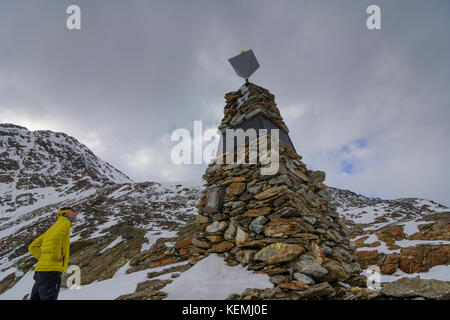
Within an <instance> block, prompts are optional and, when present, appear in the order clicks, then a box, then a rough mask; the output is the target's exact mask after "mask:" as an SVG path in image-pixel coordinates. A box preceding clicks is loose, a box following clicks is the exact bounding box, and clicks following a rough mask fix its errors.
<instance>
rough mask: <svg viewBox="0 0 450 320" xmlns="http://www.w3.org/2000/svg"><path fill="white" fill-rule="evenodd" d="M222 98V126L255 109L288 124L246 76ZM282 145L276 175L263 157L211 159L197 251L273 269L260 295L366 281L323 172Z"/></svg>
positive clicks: (324, 290) (296, 295) (325, 291)
mask: <svg viewBox="0 0 450 320" xmlns="http://www.w3.org/2000/svg"><path fill="white" fill-rule="evenodd" d="M225 99H226V101H227V104H226V106H225V112H224V113H225V115H224V119H223V121H222V124H221V126H220V129H221V130H225V129H227V128H232V127H233V126H235V125H236V124H238V123H239V122H240V121H245V119H248V118H249V117H248V115H249V114H251V115H252V116H253V115H255V114H257V113H255V112H256V111H258V112H262V113H263V115H264V116H265V117H267V118H269V119H270V120H272V121H273V122H274V123H276V124H277V125H278V127H280V128H284V127H286V126H285V124H284V122H283V120H282V118H281V115H280V113H279V110H278V108H277V107H276V104H275V102H274V96H273V95H272V94H270V92H268V91H267V90H266V89H264V88H261V87H259V86H256V85H254V84H252V83H249V84H248V87H247V89H242V88H241V89H239V90H238V91H236V92H230V93H227V94H226V95H225ZM286 129H287V128H286ZM286 131H287V130H286ZM279 150H280V151H279V160H280V161H279V163H280V164H279V170H278V172H277V173H276V174H274V175H261V170H260V169H261V164H259V163H258V164H220V163H217V159H219V158H220V157H218V158H216V159H215V161H213V162H212V163H211V164H210V165H209V167H208V168H207V170H206V172H205V175H204V176H203V179H204V180H205V181H206V183H207V185H206V188H205V191H204V193H203V195H202V197H201V200H200V204H199V207H198V212H199V214H198V216H197V231H196V235H195V237H194V239H193V240H192V243H193V245H194V251H195V255H197V256H198V258H201V257H202V256H206V255H208V254H210V253H219V254H223V255H224V257H225V260H226V261H227V263H228V264H229V265H236V264H242V265H245V266H247V268H248V269H249V270H254V271H255V272H258V273H266V274H268V275H269V276H270V280H271V282H272V283H273V284H274V288H273V289H272V291H270V290H269V291H270V292H269V293H268V292H267V290H266V291H264V290H262V291H260V294H259V295H256V298H270V299H302V298H312V297H333V296H335V295H336V294H337V293H338V292H339V290H341V289H342V288H344V287H346V285H345V284H343V283H348V284H349V285H350V286H355V285H357V286H364V284H365V281H364V278H363V277H360V276H359V274H360V272H361V269H360V267H359V265H358V263H357V262H356V259H355V255H354V250H353V248H352V247H350V243H349V240H348V239H347V238H346V236H347V229H346V227H345V225H344V223H343V222H342V221H341V220H340V219H339V215H338V213H337V212H336V208H335V207H333V206H332V205H331V204H330V200H331V199H330V195H329V193H328V191H327V187H326V185H325V184H324V183H323V182H324V180H325V173H324V172H322V171H311V170H308V169H307V167H306V165H305V164H304V163H303V162H302V161H301V160H302V157H301V156H299V155H298V154H297V153H295V152H294V150H293V149H292V147H290V146H288V145H286V144H283V143H281V142H280V149H279ZM230 152H233V151H230ZM247 155H248V152H247ZM222 159H223V157H222ZM256 291H258V290H256ZM252 294H253V295H254V294H255V291H252ZM253 298H255V296H253Z"/></svg>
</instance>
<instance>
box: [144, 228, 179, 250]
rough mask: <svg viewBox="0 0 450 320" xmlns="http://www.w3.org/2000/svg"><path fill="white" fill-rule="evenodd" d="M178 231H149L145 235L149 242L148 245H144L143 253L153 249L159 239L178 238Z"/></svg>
mask: <svg viewBox="0 0 450 320" xmlns="http://www.w3.org/2000/svg"><path fill="white" fill-rule="evenodd" d="M176 235H177V231H170V230H163V229H157V230H151V231H148V232H147V233H146V234H145V237H146V238H147V240H148V243H143V244H142V249H141V251H146V250H148V249H150V248H151V247H152V245H153V244H155V242H156V240H158V239H159V238H172V237H176Z"/></svg>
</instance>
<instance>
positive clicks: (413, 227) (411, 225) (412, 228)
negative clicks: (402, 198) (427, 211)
mask: <svg viewBox="0 0 450 320" xmlns="http://www.w3.org/2000/svg"><path fill="white" fill-rule="evenodd" d="M429 223H432V222H430V221H421V222H418V221H416V220H413V221H408V222H405V223H402V225H403V226H404V227H403V232H404V233H405V235H406V237H409V236H412V235H413V234H415V233H417V232H419V231H420V230H419V228H418V226H419V225H421V224H429Z"/></svg>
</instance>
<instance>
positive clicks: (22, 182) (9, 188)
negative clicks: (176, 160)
mask: <svg viewBox="0 0 450 320" xmlns="http://www.w3.org/2000/svg"><path fill="white" fill-rule="evenodd" d="M0 171H1V174H0V183H2V185H1V191H2V192H1V194H0V212H2V211H3V210H4V209H5V210H6V208H8V211H14V210H15V209H17V208H18V207H23V206H30V205H35V204H38V203H39V202H40V200H44V199H45V198H46V197H47V195H52V197H54V196H55V194H56V195H57V197H60V198H61V200H62V199H63V198H64V197H66V196H67V195H69V194H73V193H75V192H76V193H79V192H82V191H87V190H94V189H96V188H98V187H103V186H105V185H112V184H117V183H129V182H133V181H132V180H131V179H130V178H129V177H128V176H126V175H125V174H123V173H122V172H120V171H119V170H117V169H115V168H114V167H113V166H112V165H110V164H109V163H107V162H105V161H103V160H101V159H100V158H98V157H97V156H96V155H94V153H92V151H90V150H89V149H88V148H87V147H86V146H85V145H83V144H81V143H80V142H78V141H77V140H76V139H75V138H73V137H71V136H68V135H67V134H65V133H61V132H57V133H55V132H52V131H49V130H40V131H29V130H28V129H26V128H24V127H21V126H17V125H13V124H1V125H0Z"/></svg>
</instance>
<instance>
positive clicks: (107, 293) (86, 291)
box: [0, 261, 187, 300]
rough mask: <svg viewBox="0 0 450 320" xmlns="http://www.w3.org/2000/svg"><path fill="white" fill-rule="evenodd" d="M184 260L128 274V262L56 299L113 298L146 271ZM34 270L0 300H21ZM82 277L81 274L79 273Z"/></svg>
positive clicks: (131, 287) (130, 287)
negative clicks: (105, 278)
mask: <svg viewBox="0 0 450 320" xmlns="http://www.w3.org/2000/svg"><path fill="white" fill-rule="evenodd" d="M186 263H187V262H186V261H183V262H179V263H176V264H171V265H169V266H163V267H158V268H152V269H146V270H142V271H138V272H133V273H130V274H127V273H126V270H127V269H128V268H129V264H128V263H127V264H125V265H124V266H122V267H121V268H120V269H119V270H117V272H116V274H115V275H114V276H113V277H112V278H111V279H107V280H103V281H95V282H93V283H90V284H87V285H82V286H81V287H80V289H68V288H61V290H60V293H59V296H58V300H113V299H116V298H118V297H119V296H121V295H124V294H129V293H133V292H134V291H135V290H136V286H137V284H138V283H140V282H143V281H146V280H148V278H147V273H148V272H153V271H156V272H157V271H162V270H164V269H165V268H168V267H175V266H181V265H184V264H186ZM33 275H34V271H29V272H27V273H26V274H25V276H24V277H23V278H22V279H20V280H19V281H18V282H17V283H16V285H15V286H14V287H12V288H11V289H9V290H8V291H6V292H4V293H3V294H1V295H0V300H21V299H22V298H23V297H24V296H25V295H26V294H29V293H30V292H31V288H32V287H33V284H34V280H33ZM81 276H82V277H83V274H81ZM168 278H170V274H166V275H163V276H160V277H158V278H155V279H161V280H163V279H168Z"/></svg>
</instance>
